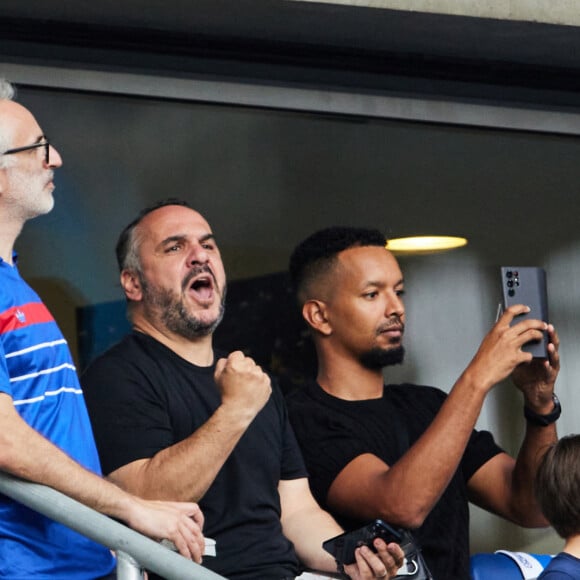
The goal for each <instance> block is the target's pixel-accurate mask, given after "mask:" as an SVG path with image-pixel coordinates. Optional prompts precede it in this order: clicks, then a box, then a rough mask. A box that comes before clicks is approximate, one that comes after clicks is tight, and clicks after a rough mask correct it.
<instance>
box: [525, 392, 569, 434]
mask: <svg viewBox="0 0 580 580" xmlns="http://www.w3.org/2000/svg"><path fill="white" fill-rule="evenodd" d="M552 401H553V402H554V409H553V410H552V411H551V412H550V413H548V414H547V415H540V414H539V413H536V412H534V411H532V410H531V409H529V408H528V407H526V406H525V405H524V417H525V418H526V421H528V422H529V423H532V424H533V425H539V426H540V427H546V426H548V425H551V424H552V423H555V422H556V421H557V420H558V419H559V418H560V415H561V414H562V405H561V404H560V399H558V397H556V395H554V394H553V395H552Z"/></svg>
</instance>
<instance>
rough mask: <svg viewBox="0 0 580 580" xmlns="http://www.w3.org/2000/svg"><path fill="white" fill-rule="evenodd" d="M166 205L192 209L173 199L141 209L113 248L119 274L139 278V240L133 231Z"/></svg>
mask: <svg viewBox="0 0 580 580" xmlns="http://www.w3.org/2000/svg"><path fill="white" fill-rule="evenodd" d="M168 205H180V206H183V207H188V208H189V209H193V208H192V207H191V206H190V205H189V204H188V203H187V202H186V201H184V200H182V199H177V198H174V197H170V198H167V199H163V200H161V201H157V202H155V203H154V204H152V205H149V206H147V207H146V208H144V209H142V210H141V211H140V212H139V214H138V215H137V217H136V218H135V219H134V220H133V221H132V222H131V223H129V224H128V225H127V226H125V228H124V229H123V231H122V232H121V234H120V235H119V239H118V240H117V245H116V246H115V254H116V256H117V264H118V266H119V272H122V271H123V270H129V271H131V272H135V273H137V274H138V275H139V276H141V261H140V260H139V240H138V239H137V235H136V233H135V230H136V229H137V226H138V225H139V224H140V223H141V221H142V220H143V218H144V217H145V216H147V215H149V214H150V213H151V212H154V211H155V210H157V209H160V208H162V207H165V206H168Z"/></svg>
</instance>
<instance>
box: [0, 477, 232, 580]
mask: <svg viewBox="0 0 580 580" xmlns="http://www.w3.org/2000/svg"><path fill="white" fill-rule="evenodd" d="M0 493H3V494H4V495H7V496H9V497H11V498H12V499H14V500H16V501H18V502H20V503H21V504H24V505H25V506H27V507H29V508H31V509H33V510H36V511H37V512H40V513H41V514H43V515H45V516H47V517H49V518H51V519H53V520H56V521H58V522H60V523H61V524H64V525H65V526H68V527H69V528H71V529H73V530H75V531H77V532H79V533H81V534H83V535H84V536H87V537H88V538H90V539H91V540H94V541H95V542H98V543H99V544H102V545H104V546H106V547H107V548H110V549H111V550H114V551H115V552H117V578H118V580H139V579H140V578H142V569H143V568H146V569H147V570H150V571H152V572H155V573H156V574H159V575H160V576H163V577H165V578H167V580H185V579H191V580H225V579H224V577H223V576H220V575H219V574H216V573H215V572H212V571H211V570H208V569H207V568H204V567H203V566H200V565H199V564H196V563H195V562H192V561H191V560H188V559H187V558H183V557H182V556H180V555H179V554H177V553H175V552H173V551H171V550H170V549H169V548H166V547H165V546H162V545H161V544H159V543H158V542H155V541H153V540H151V539H149V538H147V537H145V536H143V535H142V534H140V533H138V532H136V531H134V530H132V529H131V528H128V527H127V526H125V525H123V524H120V523H119V522H117V521H115V520H113V519H111V518H109V517H107V516H105V515H103V514H101V513H99V512H97V511H95V510H93V509H91V508H89V507H87V506H85V505H83V504H82V503H79V502H78V501H76V500H74V499H71V498H70V497H68V496H66V495H64V494H62V493H60V492H58V491H56V490H54V489H52V488H50V487H47V486H45V485H40V484H38V483H32V482H30V481H24V480H22V479H19V478H17V477H14V476H12V475H9V474H7V473H4V472H2V471H0Z"/></svg>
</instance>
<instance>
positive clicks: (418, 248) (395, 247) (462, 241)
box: [387, 236, 467, 254]
mask: <svg viewBox="0 0 580 580" xmlns="http://www.w3.org/2000/svg"><path fill="white" fill-rule="evenodd" d="M466 244H467V239H466V238H458V237H456V236H411V237H407V238H394V239H392V240H389V241H388V242H387V250H390V251H391V252H393V253H394V254H433V253H435V252H444V251H446V250H452V249H454V248H461V246H465V245H466Z"/></svg>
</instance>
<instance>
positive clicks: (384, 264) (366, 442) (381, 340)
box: [288, 227, 559, 580]
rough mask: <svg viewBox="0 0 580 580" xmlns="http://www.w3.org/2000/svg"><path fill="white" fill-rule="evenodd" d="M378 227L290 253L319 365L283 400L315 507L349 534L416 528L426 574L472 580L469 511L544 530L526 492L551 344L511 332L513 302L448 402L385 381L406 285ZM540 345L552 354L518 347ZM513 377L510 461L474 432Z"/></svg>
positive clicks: (553, 406)
mask: <svg viewBox="0 0 580 580" xmlns="http://www.w3.org/2000/svg"><path fill="white" fill-rule="evenodd" d="M385 244H386V240H385V237H384V236H383V235H382V234H381V233H380V232H378V231H375V230H366V229H359V228H338V227H335V228H328V229H326V230H322V231H319V232H317V233H315V234H313V235H312V236H310V237H309V238H307V239H306V240H305V241H303V242H302V243H301V244H299V245H298V247H297V248H296V249H295V250H294V253H293V254H292V257H291V260H290V272H291V275H292V278H293V281H294V284H295V288H296V290H297V295H298V302H299V305H300V307H301V309H302V315H303V317H304V319H305V320H306V322H307V323H308V325H309V327H310V330H311V333H312V336H313V339H314V344H315V346H316V351H317V355H318V376H317V380H316V382H314V381H313V382H312V383H311V384H309V385H307V386H306V387H304V388H303V389H300V390H298V391H296V392H295V393H293V394H292V395H291V396H290V397H289V398H288V407H289V412H290V418H291V422H292V424H293V426H294V429H295V432H296V435H297V437H298V440H299V443H300V445H301V447H302V450H303V454H304V458H305V460H306V464H307V468H308V470H309V475H310V482H311V486H312V489H313V491H314V496H315V498H316V499H317V500H318V501H319V502H320V503H321V504H322V505H323V506H324V507H326V508H327V509H328V510H329V511H330V512H331V513H333V515H334V516H335V517H336V518H337V519H338V520H339V522H340V523H341V524H342V525H343V526H345V528H346V529H353V528H357V527H359V526H360V525H361V523H362V522H367V521H369V520H371V519H373V518H377V517H380V518H382V519H383V520H385V521H387V522H389V523H390V524H392V525H397V526H401V527H405V528H411V529H415V530H416V537H417V538H418V540H419V543H420V544H421V546H422V549H423V555H424V556H425V560H426V561H427V564H428V565H429V567H430V569H431V571H432V573H433V576H434V577H435V578H437V579H444V580H455V579H457V580H460V579H461V580H463V579H465V578H468V577H469V535H468V533H469V527H468V523H469V513H468V502H469V501H473V502H474V503H476V504H477V505H479V506H480V507H483V508H484V509H487V510H489V511H491V512H494V513H496V514H498V515H501V516H503V517H505V518H507V519H509V520H510V521H513V522H516V523H518V524H520V525H523V526H529V527H533V526H546V525H548V522H547V521H546V520H545V518H544V517H543V515H542V513H541V511H540V509H539V506H538V504H537V502H536V499H535V497H534V493H533V476H534V473H535V470H536V467H537V465H538V462H539V460H540V459H541V457H542V453H543V451H544V450H545V449H546V448H547V446H549V445H550V444H552V443H553V442H554V441H556V440H557V435H556V428H555V423H554V421H555V420H556V419H557V418H558V416H559V404H558V403H557V399H556V398H555V396H554V394H553V389H554V382H555V380H556V376H557V374H558V369H559V356H558V336H557V334H556V331H555V330H554V328H553V327H552V326H551V325H548V324H547V323H546V322H544V321H541V320H526V321H523V322H520V323H518V324H515V325H513V326H510V323H511V322H512V321H513V319H514V317H516V316H518V315H519V314H522V313H525V312H527V311H528V308H527V307H526V306H524V305H514V306H511V307H509V308H507V309H506V311H505V312H504V314H503V315H502V316H501V318H500V319H499V320H498V322H497V323H496V324H495V325H494V327H493V328H492V330H491V331H490V332H489V333H488V335H487V336H486V337H485V338H484V340H483V342H482V343H481V346H480V348H479V350H478V351H477V353H476V355H475V357H474V358H473V360H472V361H471V363H470V364H469V366H468V367H467V368H466V369H465V371H464V372H463V373H462V375H461V376H460V377H459V379H458V380H457V382H456V383H455V385H454V386H453V388H452V389H451V391H450V393H449V395H446V394H445V393H444V392H442V391H440V390H438V389H435V388H433V387H422V386H417V385H385V384H384V377H383V368H384V367H386V366H389V365H393V364H398V363H401V362H402V361H403V357H404V348H403V334H404V329H405V308H404V305H403V299H402V296H403V292H404V283H403V275H402V273H401V270H400V268H399V265H398V264H397V261H396V260H395V258H394V257H393V255H392V254H391V253H390V252H388V251H387V250H386V249H385ZM543 332H547V333H548V337H549V342H550V344H549V346H548V358H547V359H544V360H542V359H532V355H531V354H530V353H527V352H523V351H522V350H521V347H522V346H523V345H524V344H525V343H527V342H529V341H530V340H537V339H539V338H541V336H542V333H543ZM510 375H511V378H512V381H513V382H514V384H515V385H516V387H517V388H518V389H520V391H521V392H522V393H523V396H524V406H525V409H526V418H527V428H526V436H525V440H524V443H523V445H522V447H521V449H520V452H519V454H518V457H517V460H516V459H514V458H512V457H510V456H509V455H508V454H507V453H505V452H503V451H502V449H500V448H499V447H498V446H497V445H496V444H495V442H494V441H493V438H492V436H491V434H490V433H488V432H483V431H482V432H478V431H476V430H474V426H475V423H476V421H477V419H478V417H479V414H480V412H481V409H482V406H483V403H484V401H485V398H486V395H487V394H488V393H489V392H490V390H491V389H492V388H493V387H494V385H496V384H497V383H498V382H500V381H501V380H503V379H504V378H506V377H508V376H510Z"/></svg>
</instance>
